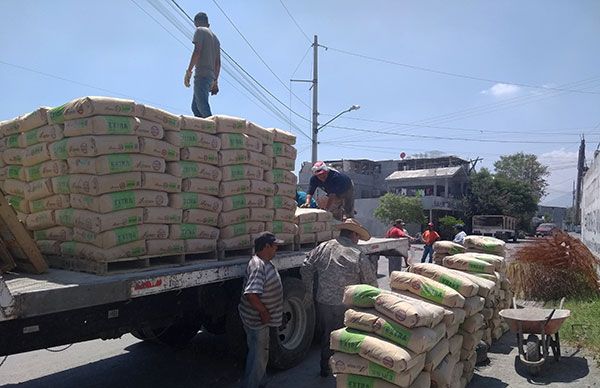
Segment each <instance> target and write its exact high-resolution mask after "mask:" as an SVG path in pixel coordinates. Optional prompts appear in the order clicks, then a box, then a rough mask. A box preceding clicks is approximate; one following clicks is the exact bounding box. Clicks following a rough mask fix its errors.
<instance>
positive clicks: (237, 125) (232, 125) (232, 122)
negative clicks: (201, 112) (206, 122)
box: [209, 115, 246, 133]
mask: <svg viewBox="0 0 600 388" xmlns="http://www.w3.org/2000/svg"><path fill="white" fill-rule="evenodd" d="M209 119H211V120H213V121H214V122H215V124H216V127H217V133H245V132H246V120H244V119H241V118H239V117H232V116H225V115H216V116H211V117H209Z"/></svg>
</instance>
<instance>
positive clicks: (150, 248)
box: [146, 239, 185, 256]
mask: <svg viewBox="0 0 600 388" xmlns="http://www.w3.org/2000/svg"><path fill="white" fill-rule="evenodd" d="M182 253H185V244H184V243H183V240H171V239H169V240H146V254H147V255H149V256H165V255H180V254H182Z"/></svg>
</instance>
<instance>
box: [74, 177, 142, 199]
mask: <svg viewBox="0 0 600 388" xmlns="http://www.w3.org/2000/svg"><path fill="white" fill-rule="evenodd" d="M141 187H142V174H141V173H139V172H124V173H120V174H110V175H85V174H71V175H70V177H69V190H70V192H71V193H74V194H88V195H102V194H106V193H113V192H116V191H127V190H135V189H139V188H141Z"/></svg>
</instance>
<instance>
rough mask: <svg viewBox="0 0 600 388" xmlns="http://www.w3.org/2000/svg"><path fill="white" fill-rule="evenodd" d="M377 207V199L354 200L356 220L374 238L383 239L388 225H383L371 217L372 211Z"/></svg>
mask: <svg viewBox="0 0 600 388" xmlns="http://www.w3.org/2000/svg"><path fill="white" fill-rule="evenodd" d="M377 206H379V198H362V199H355V200H354V209H355V210H356V218H357V219H358V220H359V221H360V223H361V224H363V225H364V226H365V228H367V229H368V230H369V232H371V235H372V236H374V237H384V236H385V232H387V230H388V229H389V228H390V225H385V224H384V223H383V222H381V221H379V220H378V219H377V218H375V217H373V211H375V209H376V208H377Z"/></svg>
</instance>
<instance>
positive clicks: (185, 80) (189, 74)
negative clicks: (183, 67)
mask: <svg viewBox="0 0 600 388" xmlns="http://www.w3.org/2000/svg"><path fill="white" fill-rule="evenodd" d="M191 79H192V72H191V71H189V70H188V71H186V72H185V77H183V84H184V85H185V87H186V88H189V87H190V80H191Z"/></svg>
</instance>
